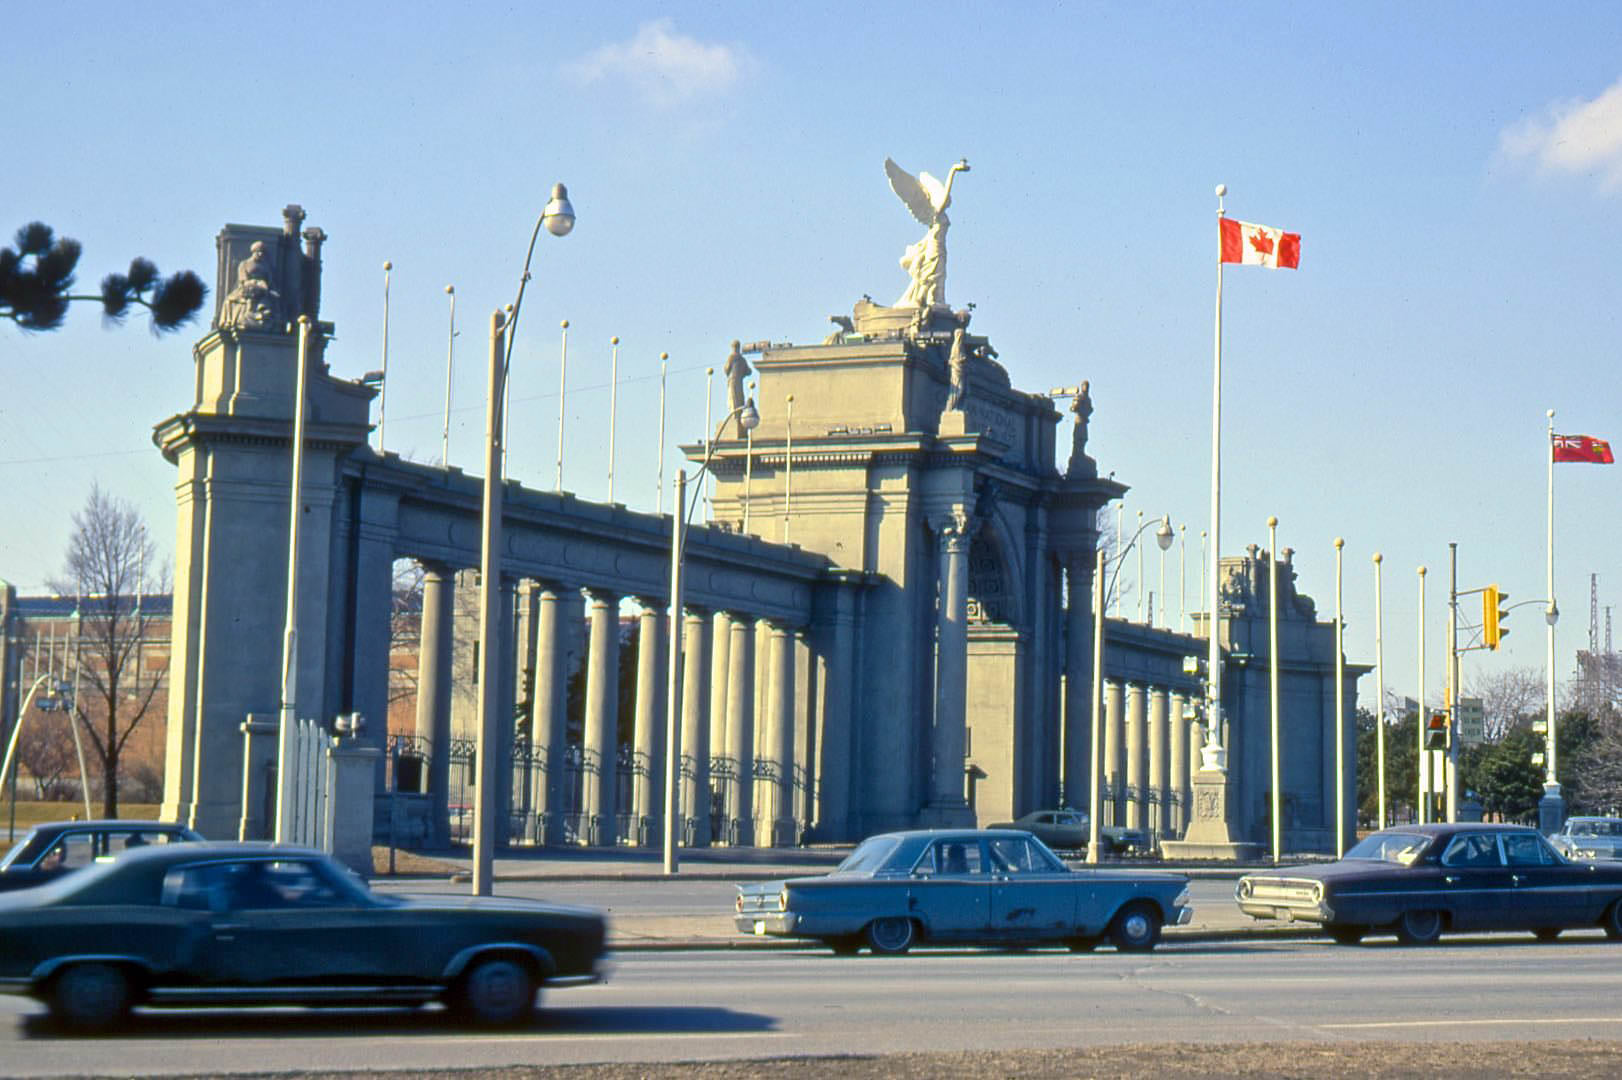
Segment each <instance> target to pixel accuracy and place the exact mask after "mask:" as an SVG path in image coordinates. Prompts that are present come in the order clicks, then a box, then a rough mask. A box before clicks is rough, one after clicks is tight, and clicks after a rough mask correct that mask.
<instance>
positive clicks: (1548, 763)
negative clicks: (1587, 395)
mask: <svg viewBox="0 0 1622 1080" xmlns="http://www.w3.org/2000/svg"><path fill="white" fill-rule="evenodd" d="M1548 419H1549V438H1548V444H1549V445H1548V447H1547V448H1546V449H1545V450H1544V455H1545V457H1547V458H1548V466H1549V527H1548V551H1549V565H1548V580H1547V584H1548V593H1549V606H1548V608H1547V611H1546V613H1547V615H1548V616H1549V617H1548V618H1547V619H1546V620H1545V621H1547V623H1548V625H1549V632H1548V642H1549V646H1548V665H1549V673H1548V683H1549V685H1548V694H1547V700H1546V704H1547V707H1548V714H1547V717H1546V719H1547V720H1548V727H1549V731H1548V736H1547V746H1546V748H1545V750H1544V755H1543V756H1544V774H1543V794H1544V797H1545V798H1549V797H1551V796H1552V797H1554V798H1559V797H1560V782H1559V781H1558V780H1557V779H1556V776H1557V774H1556V772H1555V768H1554V753H1555V737H1554V616H1556V615H1558V614H1559V611H1560V609H1559V607H1558V606H1556V604H1555V602H1554V410H1553V409H1550V410H1549V412H1548Z"/></svg>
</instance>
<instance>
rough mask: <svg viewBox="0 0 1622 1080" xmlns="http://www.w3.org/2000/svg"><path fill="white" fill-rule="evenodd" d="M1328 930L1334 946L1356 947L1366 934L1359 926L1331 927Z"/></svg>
mask: <svg viewBox="0 0 1622 1080" xmlns="http://www.w3.org/2000/svg"><path fill="white" fill-rule="evenodd" d="M1328 929H1329V936H1330V937H1332V938H1334V939H1335V944H1336V945H1356V944H1357V943H1358V942H1360V941H1362V940H1363V935H1364V934H1366V933H1367V932H1368V931H1367V929H1366V928H1364V927H1361V926H1331V927H1329V928H1328Z"/></svg>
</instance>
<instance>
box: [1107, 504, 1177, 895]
mask: <svg viewBox="0 0 1622 1080" xmlns="http://www.w3.org/2000/svg"><path fill="white" fill-rule="evenodd" d="M1151 525H1159V526H1160V528H1158V529H1156V530H1155V543H1157V544H1159V545H1160V550H1161V551H1165V550H1166V549H1167V548H1169V547H1171V544H1172V540H1173V538H1174V534H1173V533H1172V531H1171V517H1170V516H1169V515H1167V516H1165V517H1162V518H1161V519H1160V520H1159V521H1153V520H1150V521H1145V522H1144V523H1143V524H1142V525H1139V526H1138V531H1137V532H1135V533H1133V534H1132V539H1131V540H1129V541H1127V544H1126V547H1124V548H1121V549H1120V550H1118V551H1117V552H1116V554H1115V560H1114V561H1115V569H1114V571H1113V573H1112V574H1111V576H1110V581H1109V587H1108V588H1107V589H1106V588H1105V585H1104V571H1105V568H1106V567H1107V566H1108V560H1107V559H1106V558H1105V557H1104V552H1103V551H1102V550H1100V551H1099V552H1098V556H1097V558H1098V565H1097V566H1096V567H1095V568H1094V570H1093V589H1094V592H1093V702H1092V707H1093V709H1092V736H1091V738H1092V743H1091V752H1090V753H1089V755H1088V756H1089V757H1090V758H1091V759H1092V762H1093V768H1092V776H1091V778H1090V779H1089V783H1088V786H1087V821H1088V824H1087V861H1088V862H1090V863H1096V862H1097V861H1098V828H1099V825H1098V816H1099V811H1100V810H1101V809H1102V807H1101V806H1100V799H1099V795H1100V792H1099V782H1098V780H1099V773H1100V772H1101V769H1102V765H1103V760H1104V751H1103V743H1102V739H1103V734H1104V722H1103V702H1104V604H1105V600H1106V598H1107V597H1109V596H1111V595H1113V592H1114V589H1115V580H1116V578H1118V577H1119V576H1120V574H1121V564H1122V563H1123V562H1125V561H1126V557H1127V555H1129V554H1131V551H1132V548H1133V546H1134V545H1135V544H1137V542H1138V537H1140V536H1142V535H1143V530H1145V529H1147V528H1148V527H1149V526H1151Z"/></svg>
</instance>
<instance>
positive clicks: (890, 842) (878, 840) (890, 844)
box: [834, 836, 901, 874]
mask: <svg viewBox="0 0 1622 1080" xmlns="http://www.w3.org/2000/svg"><path fill="white" fill-rule="evenodd" d="M900 842H901V841H900V840H898V839H897V838H896V837H894V836H873V837H869V838H868V839H866V840H863V841H862V842H861V843H860V844H858V845H856V850H855V851H853V852H851V853H850V854H849V855H847V856H846V857H845V861H844V862H842V863H840V864H839V865H838V866H837V867H835V869H834V873H836V874H851V873H870V872H872V871H874V870H877V869H879V867H881V866H883V865H884V864H885V863H886V862H888V861H889V860H890V855H891V853H893V852H894V851H895V849H896V845H897V844H899V843H900Z"/></svg>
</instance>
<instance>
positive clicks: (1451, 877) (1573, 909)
mask: <svg viewBox="0 0 1622 1080" xmlns="http://www.w3.org/2000/svg"><path fill="white" fill-rule="evenodd" d="M1234 897H1235V900H1236V901H1237V902H1238V904H1239V908H1240V910H1242V911H1244V912H1245V913H1246V914H1247V915H1251V916H1253V917H1255V918H1257V919H1283V920H1286V921H1303V922H1311V923H1318V924H1319V925H1321V926H1322V927H1323V928H1324V929H1325V930H1326V931H1328V933H1329V935H1330V936H1331V937H1333V938H1334V939H1335V940H1336V941H1337V942H1340V943H1341V944H1343V945H1355V944H1356V943H1357V942H1359V941H1361V940H1362V939H1363V937H1364V936H1365V935H1367V934H1370V933H1395V934H1396V935H1397V938H1398V939H1399V940H1400V941H1402V942H1404V943H1405V944H1410V945H1423V944H1429V943H1431V942H1434V941H1435V940H1437V938H1439V937H1441V935H1442V934H1444V933H1451V932H1456V931H1484V930H1530V931H1532V932H1533V933H1535V934H1536V935H1537V937H1538V938H1539V939H1540V940H1544V941H1552V940H1554V939H1555V938H1557V937H1559V936H1560V932H1561V931H1562V930H1567V929H1574V928H1587V927H1599V928H1603V929H1604V931H1605V933H1606V934H1607V936H1609V937H1611V938H1613V939H1622V864H1616V863H1608V862H1578V861H1574V860H1571V859H1567V858H1566V857H1565V856H1563V855H1561V854H1560V853H1559V852H1558V851H1556V850H1555V849H1554V848H1553V847H1551V846H1550V844H1549V842H1548V841H1547V840H1545V839H1544V838H1543V836H1542V835H1541V834H1540V833H1539V832H1538V831H1537V830H1536V829H1529V828H1525V827H1522V826H1518V825H1481V824H1470V825H1463V824H1460V825H1442V824H1433V825H1399V826H1396V827H1393V828H1389V829H1383V830H1381V831H1380V832H1376V833H1371V834H1370V835H1368V836H1367V837H1365V838H1363V839H1362V840H1361V841H1359V842H1358V843H1357V844H1356V845H1355V846H1353V847H1352V848H1351V850H1349V851H1347V852H1346V855H1345V857H1344V858H1342V859H1340V860H1338V861H1336V862H1332V863H1325V864H1322V865H1317V866H1293V867H1288V868H1281V869H1278V870H1270V871H1266V872H1263V873H1254V874H1245V875H1244V876H1242V877H1241V878H1240V879H1239V883H1238V885H1237V886H1236V889H1235V893H1234Z"/></svg>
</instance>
